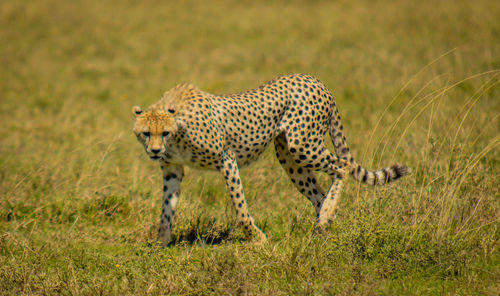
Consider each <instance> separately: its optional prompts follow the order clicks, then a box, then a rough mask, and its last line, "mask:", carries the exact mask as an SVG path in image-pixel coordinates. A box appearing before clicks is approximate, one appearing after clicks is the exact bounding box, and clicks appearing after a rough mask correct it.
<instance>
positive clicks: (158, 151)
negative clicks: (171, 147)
mask: <svg viewBox="0 0 500 296" xmlns="http://www.w3.org/2000/svg"><path fill="white" fill-rule="evenodd" d="M160 151H161V150H160V149H151V152H153V153H154V154H158V153H160Z"/></svg>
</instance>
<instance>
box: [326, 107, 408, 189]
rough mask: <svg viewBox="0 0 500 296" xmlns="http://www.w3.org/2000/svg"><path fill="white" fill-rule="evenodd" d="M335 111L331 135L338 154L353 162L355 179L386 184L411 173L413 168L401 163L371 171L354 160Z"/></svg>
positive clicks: (370, 183)
mask: <svg viewBox="0 0 500 296" xmlns="http://www.w3.org/2000/svg"><path fill="white" fill-rule="evenodd" d="M334 113H335V116H334V117H333V118H332V122H331V124H330V137H331V138H332V141H333V146H334V147H335V153H336V154H337V156H338V157H339V158H341V159H345V160H348V161H349V162H350V163H351V168H350V171H349V173H350V175H351V176H352V177H353V178H354V179H356V180H357V181H359V182H363V183H366V184H368V185H385V184H388V183H391V182H394V181H396V180H397V179H399V178H401V177H404V176H406V175H409V174H410V173H411V168H409V167H408V166H406V165H401V164H395V165H393V166H390V167H386V168H383V169H380V170H377V171H370V170H367V169H365V168H363V167H362V166H361V165H360V164H358V163H357V162H356V161H355V160H354V158H353V157H352V155H351V152H350V151H349V147H347V143H346V138H345V136H344V133H343V132H342V130H343V127H342V123H341V122H340V116H339V115H338V112H337V110H336V108H335V109H334Z"/></svg>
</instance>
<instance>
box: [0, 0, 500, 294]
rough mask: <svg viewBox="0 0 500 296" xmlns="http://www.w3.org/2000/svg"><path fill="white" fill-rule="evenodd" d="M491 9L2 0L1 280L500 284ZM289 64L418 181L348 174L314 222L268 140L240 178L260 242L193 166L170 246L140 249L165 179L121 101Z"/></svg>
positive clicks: (392, 286)
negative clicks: (322, 223)
mask: <svg viewBox="0 0 500 296" xmlns="http://www.w3.org/2000/svg"><path fill="white" fill-rule="evenodd" d="M499 20H500V2H498V1H491V0H490V1H488V0H478V1H448V0H445V1H426V0H424V1H343V0H341V1H305V0H304V1H226V0H215V1H153V0H145V1H132V0H127V1H97V0H87V1H57V0H36V1H34V0H27V1H11V0H6V1H1V2H0V114H1V119H2V124H0V136H1V138H0V293H2V294H3V293H5V294H12V295H19V294H58V293H65V294H96V293H104V294H121V293H131V294H142V293H153V294H154V293H157V294H158V293H176V294H210V293H212V294H213V293H215V294H256V295H259V294H260V295H263V294H274V295H276V294H284V295H287V294H288V295H290V294H321V295H322V294H332V293H335V294H357V293H359V294H372V293H374V294H394V293H396V294H401V293H402V294H420V293H423V294H426V293H427V292H429V293H444V294H447V293H449V294H475V293H484V294H491V295H494V294H496V293H497V291H498V288H499V286H498V283H499V282H500V281H499V278H500V273H499V271H498V264H500V256H499V252H498V239H499V237H500V235H499V228H498V226H499V224H498V222H499V213H500V208H499V198H498V197H499V190H498V188H500V184H499V181H498V180H499V178H498V176H499V175H500V166H499V163H500V153H499V149H498V145H499V128H500V121H499V117H498V115H499V114H500V100H499V95H500V89H499V87H498V82H499V80H498V74H499V69H500V23H499ZM290 73H307V74H311V75H313V76H315V77H317V78H319V79H320V80H321V81H323V82H324V83H325V84H326V85H327V86H328V87H329V88H330V89H331V90H332V92H333V94H334V96H335V97H336V100H337V105H338V107H339V110H340V113H341V115H342V118H343V119H342V120H343V123H344V126H345V131H346V136H347V141H348V143H349V145H350V146H351V151H353V155H354V157H355V158H356V159H357V160H358V161H360V162H361V163H363V164H364V165H365V166H366V167H371V168H379V167H382V166H385V165H388V164H390V163H393V162H396V161H397V162H400V163H406V164H408V165H409V166H411V167H412V168H413V170H414V173H413V175H411V176H410V177H407V178H405V179H404V180H402V181H401V182H398V183H397V184H396V185H395V186H391V187H387V188H385V187H384V188H372V187H368V186H360V185H359V184H356V183H355V182H352V181H350V182H348V184H347V185H346V189H345V190H344V193H343V198H342V200H341V201H340V208H339V213H338V219H337V220H336V221H335V222H334V224H333V225H332V227H331V228H332V229H331V232H330V233H327V234H324V236H313V235H312V234H311V229H312V227H313V225H314V210H313V208H312V206H311V205H310V203H309V202H308V201H307V200H306V199H305V198H304V197H303V196H301V195H300V194H299V193H298V192H297V191H296V190H295V188H294V187H293V186H292V184H291V182H290V181H289V179H288V177H287V176H286V174H285V173H284V172H283V170H282V169H281V167H280V166H279V163H278V162H277V160H276V159H275V157H274V151H273V148H270V149H268V151H266V153H265V155H264V156H263V159H264V161H262V160H261V161H259V162H258V163H256V164H254V165H253V166H251V167H250V168H249V169H246V170H243V172H242V178H243V182H244V184H245V190H246V195H247V200H248V203H249V207H250V211H251V212H252V213H253V215H254V217H255V219H256V222H257V224H258V225H259V226H260V227H261V228H263V229H264V231H265V232H266V233H267V234H268V235H269V236H270V243H269V244H268V245H266V246H264V247H262V248H263V249H260V248H259V247H256V246H254V245H252V244H249V243H246V242H244V241H241V238H242V235H241V233H240V231H239V229H238V228H237V227H235V225H234V214H233V213H232V208H231V204H230V201H229V198H228V194H227V192H226V189H225V186H224V182H223V179H222V178H221V176H219V175H218V174H217V173H212V172H203V171H197V170H191V169H187V171H186V178H185V181H184V183H183V192H182V197H181V202H180V207H179V211H178V218H177V222H176V225H175V229H174V236H175V242H176V244H175V245H174V246H173V247H171V248H168V249H165V250H157V249H154V248H153V247H151V244H150V243H151V242H153V241H154V239H155V236H156V229H157V227H158V223H159V215H160V211H161V210H160V208H161V207H160V199H161V176H160V174H161V173H160V169H159V168H158V165H157V164H155V163H153V162H151V161H149V159H148V158H147V156H146V155H145V153H144V151H143V149H142V148H141V146H140V144H139V143H137V141H136V139H135V137H134V135H133V134H132V131H131V130H132V125H133V117H132V115H131V108H132V106H133V105H141V106H142V107H147V106H149V105H150V104H153V103H154V102H156V101H157V100H158V99H159V98H160V97H161V95H162V93H163V92H164V91H166V90H168V89H170V88H171V87H173V86H174V85H176V84H177V83H180V82H191V83H194V84H196V85H197V86H198V87H199V88H200V89H202V90H205V91H209V92H213V93H231V92H239V91H243V90H247V89H250V88H254V87H257V86H258V85H260V84H262V83H265V82H266V81H269V80H271V79H273V78H274V77H276V76H279V75H284V74H290ZM321 180H322V182H323V183H324V185H325V187H326V186H329V183H328V180H327V178H324V177H322V179H321ZM138 250H139V251H138ZM235 254H237V255H235ZM169 260H170V261H169ZM495 266H496V267H495ZM188 273H189V275H187V274H188Z"/></svg>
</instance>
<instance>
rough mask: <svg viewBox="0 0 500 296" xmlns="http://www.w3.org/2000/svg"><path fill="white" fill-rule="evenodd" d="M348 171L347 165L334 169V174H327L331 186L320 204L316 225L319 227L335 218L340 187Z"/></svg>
mask: <svg viewBox="0 0 500 296" xmlns="http://www.w3.org/2000/svg"><path fill="white" fill-rule="evenodd" d="M349 169H350V164H347V165H346V166H344V167H343V168H340V169H336V170H335V172H330V173H329V175H330V177H331V178H332V184H331V185H330V188H329V189H328V192H327V193H326V196H325V198H324V199H323V201H322V203H321V209H320V211H319V216H318V225H319V226H320V227H322V226H324V225H326V224H329V223H331V222H332V221H333V219H334V218H335V210H336V209H337V204H338V202H339V200H340V193H341V191H342V185H343V183H344V180H345V179H346V178H347V177H348V175H349Z"/></svg>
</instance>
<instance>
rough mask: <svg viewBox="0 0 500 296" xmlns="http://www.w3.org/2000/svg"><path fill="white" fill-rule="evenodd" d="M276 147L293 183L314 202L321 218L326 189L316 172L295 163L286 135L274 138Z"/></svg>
mask: <svg viewBox="0 0 500 296" xmlns="http://www.w3.org/2000/svg"><path fill="white" fill-rule="evenodd" d="M274 147H275V150H276V157H277V158H278V161H279V162H280V164H281V166H282V167H283V169H284V170H285V172H286V173H287V174H288V176H289V177H290V179H291V181H292V183H293V185H294V186H295V187H296V188H297V190H299V192H300V193H302V195H304V196H305V197H306V198H307V199H308V200H309V201H310V202H311V203H312V204H313V207H314V209H315V210H316V218H319V214H320V209H321V203H322V201H323V198H324V197H325V191H324V190H323V188H321V186H320V184H319V183H318V182H317V180H316V177H315V176H314V172H313V171H312V170H310V169H308V168H305V167H301V166H299V165H297V164H296V163H295V161H294V158H293V155H292V154H291V153H290V152H289V151H288V146H287V143H286V139H285V136H284V135H281V136H278V137H277V138H276V139H275V140H274Z"/></svg>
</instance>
